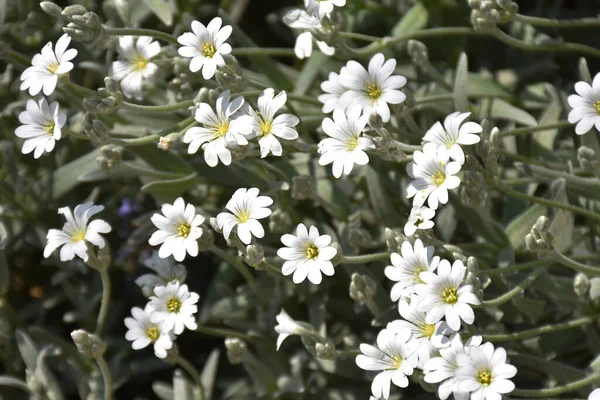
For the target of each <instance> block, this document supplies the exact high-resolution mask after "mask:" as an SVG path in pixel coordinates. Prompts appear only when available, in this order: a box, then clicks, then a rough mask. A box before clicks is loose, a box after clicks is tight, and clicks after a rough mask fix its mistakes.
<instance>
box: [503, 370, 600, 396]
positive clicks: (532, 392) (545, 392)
mask: <svg viewBox="0 0 600 400" xmlns="http://www.w3.org/2000/svg"><path fill="white" fill-rule="evenodd" d="M597 382H600V372H598V373H595V374H592V375H589V376H587V377H585V378H583V379H580V380H578V381H574V382H571V383H567V384H566V385H563V386H557V387H554V388H549V389H515V390H514V391H513V392H512V393H511V395H513V396H519V397H548V396H557V395H559V394H563V393H569V392H574V391H575V390H579V389H583V388H585V387H587V386H589V385H591V384H593V383H597Z"/></svg>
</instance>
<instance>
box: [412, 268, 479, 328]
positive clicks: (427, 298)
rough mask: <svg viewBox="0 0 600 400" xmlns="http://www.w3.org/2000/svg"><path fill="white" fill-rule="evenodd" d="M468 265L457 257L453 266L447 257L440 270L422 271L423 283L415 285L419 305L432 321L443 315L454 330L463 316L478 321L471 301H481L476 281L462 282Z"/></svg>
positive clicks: (465, 318) (428, 320) (475, 302)
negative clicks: (475, 288) (477, 294)
mask: <svg viewBox="0 0 600 400" xmlns="http://www.w3.org/2000/svg"><path fill="white" fill-rule="evenodd" d="M466 271H467V268H466V267H465V266H464V265H463V263H462V261H460V260H456V261H454V264H452V266H450V262H449V261H448V260H442V261H440V263H439V264H438V267H437V274H434V273H433V272H429V271H424V272H421V273H420V274H419V277H420V278H421V280H422V281H423V283H421V284H418V285H417V286H415V291H416V292H417V294H418V295H419V304H418V307H419V309H420V310H421V311H423V312H426V313H427V317H426V320H427V322H428V323H430V324H433V323H435V322H437V321H439V320H441V319H442V318H444V317H445V318H446V322H447V323H448V325H449V326H450V328H452V329H453V330H455V331H458V330H459V329H460V326H461V323H460V321H461V319H462V320H463V321H464V322H465V323H466V324H468V325H471V324H472V323H473V321H475V314H474V313H473V309H472V308H471V306H470V305H469V304H474V305H479V304H481V301H480V300H479V298H477V296H475V293H473V291H474V288H473V285H470V284H463V278H464V276H465V272H466Z"/></svg>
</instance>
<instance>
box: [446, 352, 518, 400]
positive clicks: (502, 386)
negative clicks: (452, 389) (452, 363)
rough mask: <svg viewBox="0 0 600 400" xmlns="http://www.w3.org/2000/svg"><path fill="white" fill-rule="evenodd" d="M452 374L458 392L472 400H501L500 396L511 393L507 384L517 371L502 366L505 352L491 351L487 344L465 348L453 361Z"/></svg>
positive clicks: (509, 383) (509, 366)
mask: <svg viewBox="0 0 600 400" xmlns="http://www.w3.org/2000/svg"><path fill="white" fill-rule="evenodd" d="M456 359H457V362H458V365H459V368H458V369H457V370H456V372H455V376H456V379H457V381H458V383H457V385H458V390H459V391H461V392H469V393H470V394H471V399H473V400H501V399H502V395H504V394H508V393H510V392H512V391H513V390H515V384H514V383H513V382H512V381H511V380H510V378H512V377H514V376H515V375H516V374H517V368H516V367H515V366H513V365H511V364H507V363H506V350H504V349H503V348H502V347H498V348H497V349H494V345H493V344H491V343H489V342H488V343H484V344H482V345H481V346H471V347H469V350H468V353H465V354H459V355H458V356H457V357H456Z"/></svg>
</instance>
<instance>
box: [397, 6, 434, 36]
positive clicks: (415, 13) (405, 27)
mask: <svg viewBox="0 0 600 400" xmlns="http://www.w3.org/2000/svg"><path fill="white" fill-rule="evenodd" d="M428 21H429V12H428V11H427V8H425V6H424V5H423V4H422V3H416V4H415V5H413V6H412V7H411V9H410V10H408V11H407V12H406V13H405V14H404V16H403V17H402V19H401V20H400V21H398V23H397V24H396V25H394V27H393V28H392V31H391V33H390V34H391V36H394V37H395V36H401V35H406V34H407V33H411V32H415V31H418V30H419V29H423V28H424V27H426V26H427V22H428Z"/></svg>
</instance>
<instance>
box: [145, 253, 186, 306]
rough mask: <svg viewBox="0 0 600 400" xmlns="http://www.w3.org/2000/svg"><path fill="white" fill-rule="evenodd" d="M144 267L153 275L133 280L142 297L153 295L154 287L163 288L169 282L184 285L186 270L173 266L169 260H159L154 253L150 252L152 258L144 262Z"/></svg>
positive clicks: (176, 265) (172, 262) (180, 266)
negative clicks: (142, 294) (152, 272)
mask: <svg viewBox="0 0 600 400" xmlns="http://www.w3.org/2000/svg"><path fill="white" fill-rule="evenodd" d="M144 265H145V266H146V267H148V268H150V269H151V270H152V271H154V272H156V275H155V274H144V275H142V276H140V277H139V278H137V279H136V280H135V284H136V285H138V286H139V287H140V288H141V289H142V293H144V296H146V297H150V296H152V293H154V288H155V287H156V286H165V285H166V284H167V283H169V282H171V281H175V280H176V281H179V283H185V278H186V276H187V270H186V269H185V267H184V266H183V265H181V264H175V262H174V261H173V260H172V259H170V258H160V257H159V255H158V253H157V252H156V251H154V252H152V257H148V258H147V259H146V260H145V261H144Z"/></svg>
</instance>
